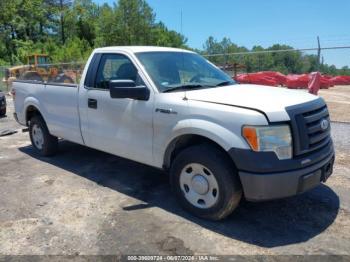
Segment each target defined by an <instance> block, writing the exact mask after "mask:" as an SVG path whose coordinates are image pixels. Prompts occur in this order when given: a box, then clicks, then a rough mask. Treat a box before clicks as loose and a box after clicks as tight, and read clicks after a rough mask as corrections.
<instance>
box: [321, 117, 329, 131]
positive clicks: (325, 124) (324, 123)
mask: <svg viewBox="0 0 350 262" xmlns="http://www.w3.org/2000/svg"><path fill="white" fill-rule="evenodd" d="M328 127H329V121H328V120H327V119H323V120H322V121H321V129H322V130H323V131H325V130H327V129H328Z"/></svg>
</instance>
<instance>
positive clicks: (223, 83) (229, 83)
mask: <svg viewBox="0 0 350 262" xmlns="http://www.w3.org/2000/svg"><path fill="white" fill-rule="evenodd" d="M233 84H234V82H232V81H224V82H221V83H219V84H217V85H216V86H229V85H233Z"/></svg>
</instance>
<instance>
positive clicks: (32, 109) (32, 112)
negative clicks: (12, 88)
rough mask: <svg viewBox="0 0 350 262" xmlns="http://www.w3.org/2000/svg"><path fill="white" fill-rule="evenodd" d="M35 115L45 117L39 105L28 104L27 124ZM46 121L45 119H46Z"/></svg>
mask: <svg viewBox="0 0 350 262" xmlns="http://www.w3.org/2000/svg"><path fill="white" fill-rule="evenodd" d="M34 116H40V117H42V118H43V119H44V117H43V115H42V113H41V112H40V110H39V109H38V107H37V106H36V105H33V104H29V105H27V106H26V110H25V121H26V125H27V126H28V125H29V121H30V119H31V118H32V117H34ZM44 121H45V119H44Z"/></svg>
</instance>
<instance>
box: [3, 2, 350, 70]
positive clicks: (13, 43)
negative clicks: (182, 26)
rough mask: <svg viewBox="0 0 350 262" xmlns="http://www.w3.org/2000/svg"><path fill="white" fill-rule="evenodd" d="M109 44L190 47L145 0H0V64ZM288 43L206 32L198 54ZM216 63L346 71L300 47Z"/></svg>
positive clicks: (75, 56)
mask: <svg viewBox="0 0 350 262" xmlns="http://www.w3.org/2000/svg"><path fill="white" fill-rule="evenodd" d="M112 45H155V46H169V47H180V48H187V49H191V48H190V47H189V46H188V45H187V39H186V37H185V36H184V35H182V34H180V33H178V32H176V31H174V30H170V29H168V28H167V27H166V25H165V24H164V23H162V22H160V21H157V20H156V14H155V12H154V10H153V9H152V8H151V7H150V6H149V5H148V3H147V2H146V1H145V0H119V1H116V3H115V4H114V5H113V6H110V5H108V4H103V5H101V6H100V5H97V4H96V3H94V2H93V1H92V0H74V1H73V0H1V1H0V65H9V64H11V65H13V64H20V63H27V61H26V57H27V55H29V54H33V53H39V54H40V53H45V54H48V55H50V57H51V60H52V62H53V63H61V62H72V61H75V62H80V61H85V60H86V59H87V58H88V56H89V54H90V52H91V51H92V50H93V49H94V48H96V47H102V46H112ZM282 49H283V50H284V49H292V47H290V46H287V45H280V44H276V45H273V46H271V47H269V48H266V49H264V48H263V47H261V46H254V47H253V48H252V49H248V48H246V47H241V46H238V45H236V44H234V43H233V42H232V41H231V40H230V39H229V38H223V39H222V40H221V41H217V40H215V39H214V38H213V37H209V38H208V40H207V41H206V42H205V44H204V45H203V49H202V50H195V51H197V52H199V53H201V54H203V55H209V54H218V53H221V54H229V53H236V52H249V51H263V50H282ZM209 59H210V60H211V61H212V62H214V63H217V64H225V63H238V64H242V65H244V67H245V70H246V71H247V72H255V71H263V70H276V71H280V72H282V73H304V72H311V71H316V70H317V69H320V71H322V72H323V73H327V74H333V75H337V74H347V75H350V69H349V68H348V67H344V68H341V69H337V68H336V67H335V66H334V65H331V66H329V65H327V64H323V63H322V64H321V65H320V67H319V66H318V63H317V62H318V60H317V56H315V55H308V54H303V53H301V52H283V53H268V54H256V55H239V56H228V55H222V56H217V57H216V56H215V57H210V58H209Z"/></svg>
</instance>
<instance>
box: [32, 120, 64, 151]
mask: <svg viewBox="0 0 350 262" xmlns="http://www.w3.org/2000/svg"><path fill="white" fill-rule="evenodd" d="M29 135H30V140H31V142H32V145H33V146H34V148H35V149H36V150H37V151H38V152H39V153H40V154H41V155H42V156H52V155H54V154H55V153H56V152H57V149H58V139H57V137H55V136H52V135H50V133H49V130H48V128H47V126H46V123H45V121H44V119H43V118H42V117H40V116H34V117H32V118H31V119H30V124H29Z"/></svg>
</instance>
